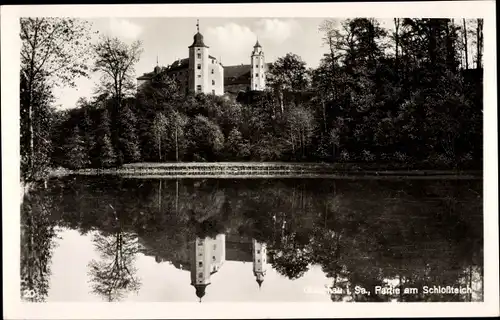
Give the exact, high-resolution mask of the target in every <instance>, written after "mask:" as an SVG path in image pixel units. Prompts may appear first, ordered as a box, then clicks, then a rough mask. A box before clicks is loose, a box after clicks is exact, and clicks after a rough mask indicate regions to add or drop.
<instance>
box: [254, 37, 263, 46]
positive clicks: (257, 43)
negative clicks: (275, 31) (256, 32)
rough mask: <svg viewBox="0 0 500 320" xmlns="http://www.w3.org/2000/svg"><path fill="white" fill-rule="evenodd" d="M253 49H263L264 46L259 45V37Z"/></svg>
mask: <svg viewBox="0 0 500 320" xmlns="http://www.w3.org/2000/svg"><path fill="white" fill-rule="evenodd" d="M253 47H254V48H262V46H261V45H260V43H259V36H257V42H256V43H255V45H254V46H253Z"/></svg>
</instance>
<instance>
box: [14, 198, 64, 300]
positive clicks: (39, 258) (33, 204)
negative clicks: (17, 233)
mask: <svg viewBox="0 0 500 320" xmlns="http://www.w3.org/2000/svg"><path fill="white" fill-rule="evenodd" d="M55 236H56V233H55V230H54V223H53V221H51V219H50V200H47V199H45V198H44V197H43V193H38V192H33V193H32V194H29V195H26V196H25V198H24V201H23V203H22V205H21V299H23V300H24V301H29V302H45V300H46V298H47V295H48V291H49V286H50V275H51V270H50V261H51V258H52V254H53V249H54V246H55V242H54V238H55Z"/></svg>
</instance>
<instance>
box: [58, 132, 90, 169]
mask: <svg viewBox="0 0 500 320" xmlns="http://www.w3.org/2000/svg"><path fill="white" fill-rule="evenodd" d="M64 150H65V151H66V155H67V158H66V159H65V165H66V167H67V168H70V169H82V168H85V167H86V166H87V165H88V164H90V160H89V158H88V150H87V148H86V144H85V141H84V139H83V137H82V135H81V134H80V129H79V128H78V126H75V127H74V128H73V131H72V132H71V134H70V136H69V137H68V138H67V140H66V143H65V146H64Z"/></svg>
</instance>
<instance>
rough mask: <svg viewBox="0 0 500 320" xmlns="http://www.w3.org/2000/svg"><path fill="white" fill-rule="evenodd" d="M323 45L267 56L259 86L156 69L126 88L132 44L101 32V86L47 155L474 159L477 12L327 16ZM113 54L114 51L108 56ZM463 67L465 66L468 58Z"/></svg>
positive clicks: (101, 159) (85, 159) (71, 163)
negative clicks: (193, 85) (242, 88)
mask: <svg viewBox="0 0 500 320" xmlns="http://www.w3.org/2000/svg"><path fill="white" fill-rule="evenodd" d="M320 30H321V31H322V32H323V34H324V41H325V44H326V47H327V49H328V53H327V54H325V55H324V58H323V59H322V60H321V63H320V65H319V67H318V68H315V69H310V68H307V66H306V63H305V62H304V61H302V59H301V58H300V57H299V56H297V55H295V54H292V53H289V54H287V55H286V56H284V57H281V58H279V59H277V61H275V62H274V63H273V64H272V66H271V68H270V70H269V73H268V87H269V89H268V90H267V91H265V92H260V93H259V92H247V93H242V94H240V95H239V96H238V97H237V99H233V98H231V97H217V96H207V95H196V96H188V97H186V96H185V95H183V94H182V93H180V92H179V90H178V85H177V83H176V82H175V80H174V79H170V78H169V77H168V76H167V75H165V74H162V73H159V74H157V75H156V76H155V78H154V79H153V81H152V82H151V83H150V84H147V85H146V86H145V87H143V88H142V89H141V90H140V91H139V92H138V93H137V94H135V93H133V91H132V85H131V82H132V81H133V80H134V79H133V73H132V72H131V71H132V70H133V64H134V63H135V62H136V61H138V59H139V56H140V52H141V50H140V44H139V43H136V44H133V45H131V46H128V45H125V44H123V43H121V42H120V41H119V40H117V39H101V42H100V43H99V44H97V45H96V46H95V50H94V53H95V56H96V61H97V62H95V63H94V66H95V70H96V71H100V72H101V73H102V74H103V76H104V78H103V81H102V86H101V89H102V90H101V92H100V94H99V95H98V96H96V97H94V98H92V99H90V100H81V101H80V102H79V103H78V106H77V108H75V109H73V110H71V111H66V112H58V113H57V114H56V115H54V117H53V119H52V121H54V122H55V123H54V125H51V128H52V130H51V137H50V145H51V146H52V147H51V148H50V149H51V150H50V155H51V156H50V157H49V158H50V165H51V166H64V167H69V168H85V167H112V166H118V165H121V164H123V163H129V162H137V161H161V162H167V161H328V162H330V161H331V162H333V161H344V162H398V163H403V164H405V165H407V166H408V167H420V168H421V167H426V166H428V167H432V168H436V167H441V168H472V167H474V168H480V167H481V166H482V118H483V117H482V108H483V106H482V105H483V93H482V63H481V59H482V46H483V45H482V43H483V40H482V20H475V21H465V20H463V21H453V20H450V19H394V27H393V28H392V29H391V30H388V29H384V28H382V27H381V26H380V25H379V22H378V21H376V20H375V19H366V18H357V19H348V20H344V21H330V20H326V21H324V23H323V24H322V25H321V26H320ZM110 57H113V59H115V60H113V61H110ZM471 67H474V68H473V69H471Z"/></svg>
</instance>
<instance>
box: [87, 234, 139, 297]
mask: <svg viewBox="0 0 500 320" xmlns="http://www.w3.org/2000/svg"><path fill="white" fill-rule="evenodd" d="M93 242H94V245H95V247H96V249H97V250H98V251H99V253H100V254H101V260H100V261H97V260H92V261H91V262H90V263H89V275H90V277H91V282H92V289H93V291H94V292H95V293H97V294H99V295H101V296H102V297H103V298H105V299H106V300H107V301H119V300H120V299H121V298H123V297H124V295H125V293H126V292H129V291H138V290H139V288H140V286H141V282H140V280H139V279H138V278H137V277H136V276H135V275H134V273H135V272H136V268H135V267H134V265H133V263H134V260H135V255H136V254H137V252H138V249H137V248H138V247H137V243H136V242H137V236H136V235H133V234H129V233H126V232H124V231H123V230H121V229H120V227H118V226H116V230H115V232H113V233H112V234H111V235H109V236H108V235H104V234H103V233H101V232H98V233H97V234H96V235H95V236H94V238H93Z"/></svg>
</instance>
